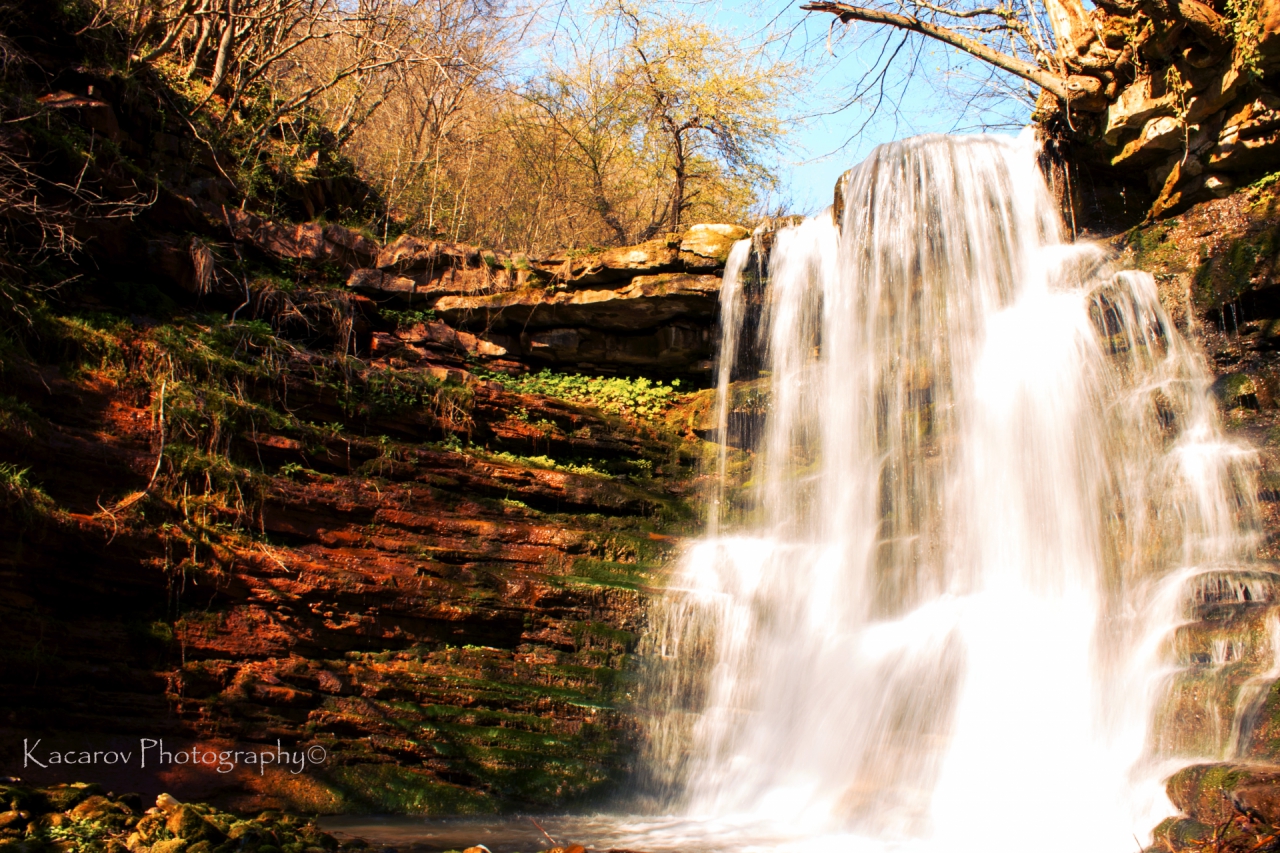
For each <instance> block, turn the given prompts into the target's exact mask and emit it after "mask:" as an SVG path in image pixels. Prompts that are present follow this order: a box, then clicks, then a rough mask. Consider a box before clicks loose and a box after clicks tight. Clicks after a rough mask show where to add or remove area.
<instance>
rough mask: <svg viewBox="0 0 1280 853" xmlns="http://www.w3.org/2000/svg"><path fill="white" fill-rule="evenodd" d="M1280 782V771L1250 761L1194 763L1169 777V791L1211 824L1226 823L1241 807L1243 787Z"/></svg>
mask: <svg viewBox="0 0 1280 853" xmlns="http://www.w3.org/2000/svg"><path fill="white" fill-rule="evenodd" d="M1267 785H1271V786H1277V785H1280V770H1277V769H1276V768H1274V767H1269V766H1261V765H1248V764H1193V765H1191V766H1190V767H1184V768H1182V769H1181V770H1179V771H1178V772H1177V773H1175V774H1173V775H1172V776H1170V777H1169V781H1168V783H1167V784H1166V786H1165V790H1166V791H1167V793H1168V794H1169V799H1170V800H1172V801H1173V804H1174V805H1175V806H1177V807H1178V810H1179V811H1181V812H1182V813H1183V814H1185V815H1187V816H1188V817H1190V818H1192V819H1194V820H1197V821H1200V822H1201V823H1207V824H1219V823H1225V822H1227V821H1229V820H1231V819H1232V818H1233V817H1235V816H1236V815H1237V814H1238V813H1239V811H1240V809H1239V807H1238V806H1237V805H1236V803H1235V792H1236V790H1237V789H1239V788H1244V787H1248V788H1251V789H1254V788H1259V787H1261V786H1267Z"/></svg>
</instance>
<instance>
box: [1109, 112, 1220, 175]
mask: <svg viewBox="0 0 1280 853" xmlns="http://www.w3.org/2000/svg"><path fill="white" fill-rule="evenodd" d="M1195 130H1199V128H1187V127H1185V126H1184V125H1183V123H1182V122H1181V121H1179V120H1178V119H1177V118H1176V117H1174V116H1157V117H1156V118H1152V119H1150V120H1148V121H1147V123H1146V124H1145V125H1143V127H1142V132H1141V133H1139V134H1138V138H1137V139H1135V140H1133V141H1132V142H1130V143H1129V144H1127V145H1125V147H1124V148H1122V149H1121V150H1120V153H1119V154H1117V155H1116V156H1115V157H1113V158H1111V165H1112V166H1147V165H1150V164H1151V163H1153V162H1155V161H1156V160H1157V159H1158V158H1160V157H1162V156H1163V155H1165V154H1166V153H1168V152H1169V151H1173V150H1174V149H1176V148H1181V147H1183V146H1184V145H1185V144H1186V140H1187V135H1188V132H1194V131H1195Z"/></svg>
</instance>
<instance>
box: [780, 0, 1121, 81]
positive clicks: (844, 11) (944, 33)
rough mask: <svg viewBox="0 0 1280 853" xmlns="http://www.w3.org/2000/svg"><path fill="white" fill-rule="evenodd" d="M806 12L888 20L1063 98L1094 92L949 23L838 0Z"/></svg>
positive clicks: (820, 2) (809, 7) (845, 18)
mask: <svg viewBox="0 0 1280 853" xmlns="http://www.w3.org/2000/svg"><path fill="white" fill-rule="evenodd" d="M800 8H801V9H803V10H805V11H806V12H828V13H830V14H832V15H835V16H836V17H837V18H839V19H840V20H841V22H843V23H846V24H847V23H849V22H850V21H866V22H867V23H871V24H885V25H887V26H890V27H896V28H897V29H900V30H908V31H910V32H914V33H920V34H921V35H926V36H928V37H929V38H932V39H937V40H938V41H941V42H945V43H946V44H949V45H951V46H953V47H958V48H960V49H961V50H963V51H964V52H965V53H967V54H969V55H970V56H975V57H977V58H978V59H981V60H982V61H983V62H986V63H989V64H991V65H994V66H995V67H997V68H1000V69H1002V70H1004V71H1008V72H1009V73H1010V74H1015V75H1017V76H1018V77H1021V78H1022V79H1023V80H1027V81H1029V82H1031V83H1034V84H1035V85H1037V86H1039V87H1040V88H1041V89H1044V90H1045V91H1047V92H1051V93H1053V94H1054V95H1056V96H1057V97H1058V98H1060V99H1062V100H1063V101H1067V100H1069V99H1072V98H1076V97H1079V96H1081V95H1084V94H1092V92H1089V91H1086V90H1090V89H1093V88H1094V86H1092V85H1091V83H1097V82H1098V81H1096V80H1094V79H1093V78H1088V80H1089V81H1091V83H1090V82H1084V80H1078V79H1077V78H1075V77H1072V78H1064V77H1062V76H1060V75H1058V74H1054V73H1053V72H1052V71H1046V70H1045V69H1043V68H1041V67H1040V66H1039V65H1036V64H1034V63H1031V62H1027V61H1026V60H1023V59H1018V58H1017V57H1016V56H1009V55H1008V54H1007V53H1001V52H1000V51H998V50H995V49H994V48H991V47H988V46H987V45H985V44H983V43H982V42H980V41H976V40H975V39H971V38H968V37H967V36H963V35H961V34H960V33H958V32H955V31H954V30H949V29H947V28H946V27H940V26H938V25H937V24H931V23H929V22H928V21H922V20H920V19H919V18H913V17H910V16H908V15H898V14H895V13H893V12H885V11H883V10H880V9H868V8H866V7H864V6H851V5H849V4H848V3H837V2H832V1H831V0H818V2H813V3H805V4H804V5H802V6H801V7H800Z"/></svg>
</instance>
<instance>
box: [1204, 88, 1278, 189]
mask: <svg viewBox="0 0 1280 853" xmlns="http://www.w3.org/2000/svg"><path fill="white" fill-rule="evenodd" d="M1277 142H1280V97H1277V96H1276V95H1273V94H1271V93H1269V92H1264V93H1262V94H1260V95H1259V96H1258V97H1256V98H1254V99H1252V100H1250V101H1249V102H1248V103H1246V104H1244V105H1243V106H1241V107H1240V108H1239V109H1237V110H1236V111H1235V112H1233V113H1232V114H1231V115H1230V116H1229V117H1228V118H1227V120H1226V122H1225V123H1224V124H1223V127H1222V131H1221V132H1220V133H1219V134H1218V141H1217V145H1216V146H1215V147H1214V149H1213V150H1212V151H1211V152H1210V153H1209V161H1208V162H1209V165H1210V167H1212V168H1215V169H1221V170H1224V171H1230V172H1239V171H1251V170H1254V169H1257V168H1259V167H1262V166H1265V165H1271V164H1273V163H1274V161H1275V158H1276V154H1277V151H1280V149H1278V148H1276V144H1277Z"/></svg>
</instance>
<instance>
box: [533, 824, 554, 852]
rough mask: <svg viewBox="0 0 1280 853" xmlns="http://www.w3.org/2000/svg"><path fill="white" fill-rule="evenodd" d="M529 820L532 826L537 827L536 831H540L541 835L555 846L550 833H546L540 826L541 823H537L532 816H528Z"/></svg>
mask: <svg viewBox="0 0 1280 853" xmlns="http://www.w3.org/2000/svg"><path fill="white" fill-rule="evenodd" d="M529 822H530V823H532V824H533V825H534V826H536V827H538V832H541V833H542V834H543V835H546V836H547V840H548V841H550V842H551V844H552V846H555V843H556V840H555V839H554V838H552V837H551V836H550V835H547V831H546V830H545V829H543V828H542V824H540V823H538V822H537V821H536V820H534V819H533V818H529Z"/></svg>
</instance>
